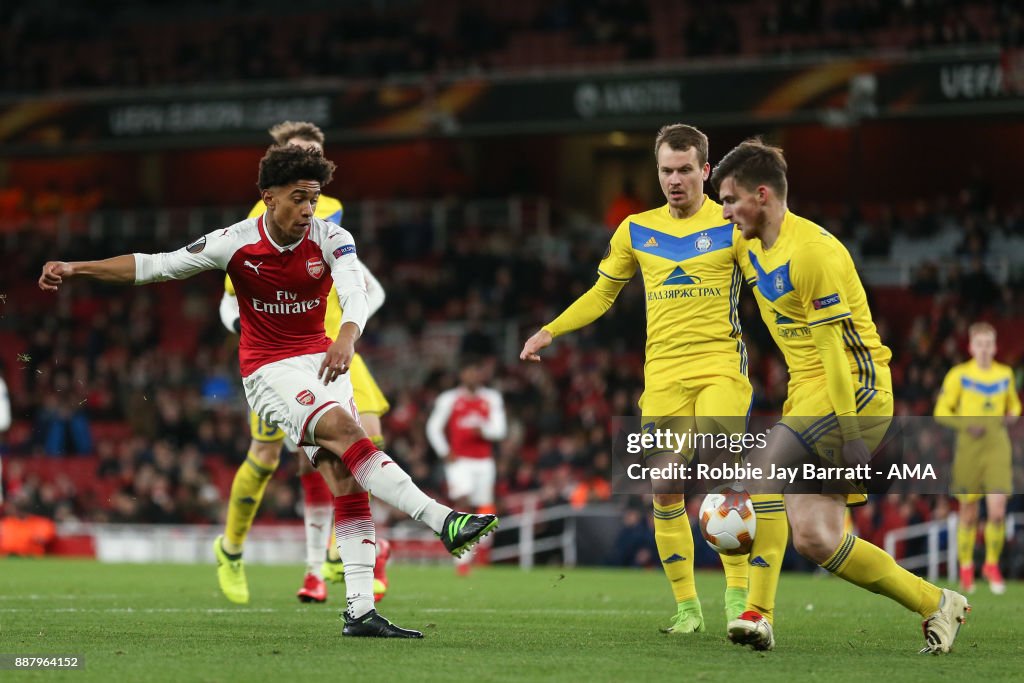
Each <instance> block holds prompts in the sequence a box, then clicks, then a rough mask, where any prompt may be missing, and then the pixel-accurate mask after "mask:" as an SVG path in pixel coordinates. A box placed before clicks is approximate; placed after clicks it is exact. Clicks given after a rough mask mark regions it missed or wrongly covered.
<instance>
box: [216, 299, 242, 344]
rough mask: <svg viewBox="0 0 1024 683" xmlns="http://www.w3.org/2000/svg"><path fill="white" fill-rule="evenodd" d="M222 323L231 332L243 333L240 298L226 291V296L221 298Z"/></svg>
mask: <svg viewBox="0 0 1024 683" xmlns="http://www.w3.org/2000/svg"><path fill="white" fill-rule="evenodd" d="M220 321H221V322H222V323H224V327H226V328H228V331H229V332H234V333H235V334H239V333H240V332H241V331H242V324H241V313H240V312H239V310H238V297H236V296H235V295H234V294H233V293H232V294H228V290H226V289H225V290H224V296H222V297H221V298H220Z"/></svg>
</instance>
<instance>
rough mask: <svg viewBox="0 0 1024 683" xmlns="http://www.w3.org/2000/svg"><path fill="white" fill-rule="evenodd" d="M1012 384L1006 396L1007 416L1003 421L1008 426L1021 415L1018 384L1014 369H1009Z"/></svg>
mask: <svg viewBox="0 0 1024 683" xmlns="http://www.w3.org/2000/svg"><path fill="white" fill-rule="evenodd" d="M1008 374H1009V379H1010V384H1009V386H1008V387H1007V389H1006V391H1007V396H1006V417H1005V418H1004V420H1003V422H1005V424H1006V426H1010V425H1012V424H1013V423H1014V422H1016V421H1017V418H1019V417H1020V396H1018V395H1017V386H1016V382H1015V381H1014V376H1013V370H1012V369H1011V370H1010V371H1009V373H1008Z"/></svg>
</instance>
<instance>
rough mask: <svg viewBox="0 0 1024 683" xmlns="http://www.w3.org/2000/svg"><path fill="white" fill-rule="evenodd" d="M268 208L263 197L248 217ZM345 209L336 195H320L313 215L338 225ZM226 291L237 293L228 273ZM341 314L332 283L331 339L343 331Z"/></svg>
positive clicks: (327, 327)
mask: <svg viewBox="0 0 1024 683" xmlns="http://www.w3.org/2000/svg"><path fill="white" fill-rule="evenodd" d="M266 210H267V205H266V204H264V203H263V200H262V199H261V200H260V201H258V202H256V205H255V206H253V207H252V210H251V211H249V215H248V216H247V217H248V218H256V217H257V216H262V215H263V214H264V212H266ZM344 210H345V207H343V206H342V204H341V202H340V201H339V200H337V199H335V198H334V197H328V196H326V195H320V199H319V201H317V203H316V211H315V212H314V213H313V215H314V216H316V217H317V218H322V219H323V220H325V221H329V222H331V223H334V224H336V225H341V216H342V214H343V213H344ZM224 291H225V292H227V293H228V294H230V295H231V296H234V295H235V286H234V285H233V284H231V278H230V277H228V276H227V275H225V276H224ZM341 314H342V310H341V304H340V303H338V290H337V289H335V287H334V285H331V291H330V292H328V293H327V310H326V311H325V312H324V332H325V333H326V334H327V336H328V337H330V338H331V339H337V338H338V332H340V331H341Z"/></svg>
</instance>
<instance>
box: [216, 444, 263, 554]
mask: <svg viewBox="0 0 1024 683" xmlns="http://www.w3.org/2000/svg"><path fill="white" fill-rule="evenodd" d="M273 474H274V470H272V469H267V468H265V467H262V466H260V465H258V464H256V461H255V460H253V459H252V456H251V455H250V456H248V457H246V459H245V462H244V463H242V466H241V467H239V468H238V472H236V473H235V479H234V481H232V482H231V498H230V500H229V501H228V514H227V519H226V520H225V523H224V544H223V547H224V550H225V551H226V552H229V553H239V552H241V550H242V545H243V544H244V543H245V537H246V536H248V535H249V529H251V528H252V521H253V520H254V519H256V512H257V510H259V507H260V501H261V500H263V492H264V491H266V490H267V483H268V482H269V481H270V477H271V476H272V475H273Z"/></svg>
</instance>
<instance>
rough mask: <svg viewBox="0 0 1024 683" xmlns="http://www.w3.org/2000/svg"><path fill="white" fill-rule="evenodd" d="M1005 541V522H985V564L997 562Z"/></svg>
mask: <svg viewBox="0 0 1024 683" xmlns="http://www.w3.org/2000/svg"><path fill="white" fill-rule="evenodd" d="M1005 541H1006V522H986V523H985V564H999V556H1000V555H1001V554H1002V552H1003V543H1004V542H1005Z"/></svg>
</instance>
